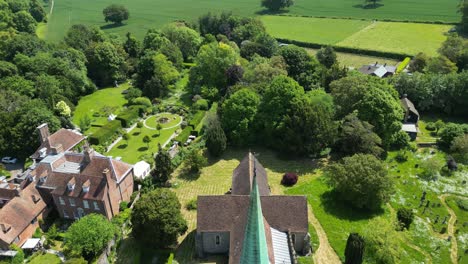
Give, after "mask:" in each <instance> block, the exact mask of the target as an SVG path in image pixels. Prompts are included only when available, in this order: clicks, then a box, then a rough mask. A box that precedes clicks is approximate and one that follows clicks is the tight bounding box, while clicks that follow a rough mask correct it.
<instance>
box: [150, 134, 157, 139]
mask: <svg viewBox="0 0 468 264" xmlns="http://www.w3.org/2000/svg"><path fill="white" fill-rule="evenodd" d="M151 137H152V138H157V137H159V134H154V135H152V136H151Z"/></svg>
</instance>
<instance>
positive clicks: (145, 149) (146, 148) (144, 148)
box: [138, 147, 148, 151]
mask: <svg viewBox="0 0 468 264" xmlns="http://www.w3.org/2000/svg"><path fill="white" fill-rule="evenodd" d="M147 150H148V147H139V148H138V151H147Z"/></svg>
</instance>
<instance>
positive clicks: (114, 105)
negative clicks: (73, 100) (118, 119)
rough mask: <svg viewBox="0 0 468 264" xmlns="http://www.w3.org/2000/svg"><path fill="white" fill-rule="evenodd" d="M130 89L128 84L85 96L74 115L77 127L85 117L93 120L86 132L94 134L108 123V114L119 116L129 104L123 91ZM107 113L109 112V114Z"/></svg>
mask: <svg viewBox="0 0 468 264" xmlns="http://www.w3.org/2000/svg"><path fill="white" fill-rule="evenodd" d="M128 88H129V85H128V84H127V83H125V84H121V85H120V86H119V87H117V88H105V89H99V90H97V91H95V92H94V93H92V94H90V95H87V96H84V97H82V98H81V99H80V101H79V102H78V105H77V106H76V109H75V112H74V113H73V118H72V121H73V123H74V124H75V125H77V126H78V125H79V124H80V120H81V119H82V118H84V116H86V115H87V116H88V117H90V118H91V120H92V123H91V128H90V129H89V130H88V131H86V132H87V134H89V133H92V132H94V131H95V130H96V129H97V127H93V125H95V126H99V125H100V126H102V125H104V124H105V123H107V122H108V121H107V117H108V115H107V114H110V113H112V114H114V115H117V114H118V113H119V112H120V111H121V109H122V108H123V106H124V105H125V104H126V103H127V100H126V99H125V98H124V95H123V94H122V91H124V90H126V89H128ZM105 112H108V113H107V114H106V113H105Z"/></svg>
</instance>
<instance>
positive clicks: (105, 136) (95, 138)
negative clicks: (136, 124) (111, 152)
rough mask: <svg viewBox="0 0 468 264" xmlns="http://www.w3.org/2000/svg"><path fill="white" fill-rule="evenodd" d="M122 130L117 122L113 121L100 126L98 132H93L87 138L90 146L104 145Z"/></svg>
mask: <svg viewBox="0 0 468 264" xmlns="http://www.w3.org/2000/svg"><path fill="white" fill-rule="evenodd" d="M121 128H122V124H121V122H120V121H119V120H113V121H110V122H108V123H107V124H105V125H104V126H102V127H101V128H100V129H99V130H98V131H96V132H94V133H93V134H92V135H91V136H90V137H89V143H91V144H92V145H102V144H105V143H106V142H107V141H109V139H111V138H112V136H114V135H115V133H117V132H118V131H119V130H120V129H121Z"/></svg>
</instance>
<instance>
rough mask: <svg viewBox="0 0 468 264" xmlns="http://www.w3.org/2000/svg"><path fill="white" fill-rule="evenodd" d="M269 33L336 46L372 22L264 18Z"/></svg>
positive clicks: (279, 36) (306, 18)
mask: <svg viewBox="0 0 468 264" xmlns="http://www.w3.org/2000/svg"><path fill="white" fill-rule="evenodd" d="M261 20H262V21H263V23H264V24H265V27H266V28H267V31H268V33H270V34H271V35H273V36H274V37H276V38H286V39H293V40H299V41H304V42H312V43H319V44H336V43H338V42H340V41H342V40H344V39H346V38H347V37H349V36H351V35H353V34H355V33H357V32H359V31H360V30H362V29H364V28H365V27H367V26H368V25H370V24H371V23H372V22H370V21H364V20H350V19H331V18H309V17H287V16H262V17H261Z"/></svg>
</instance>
